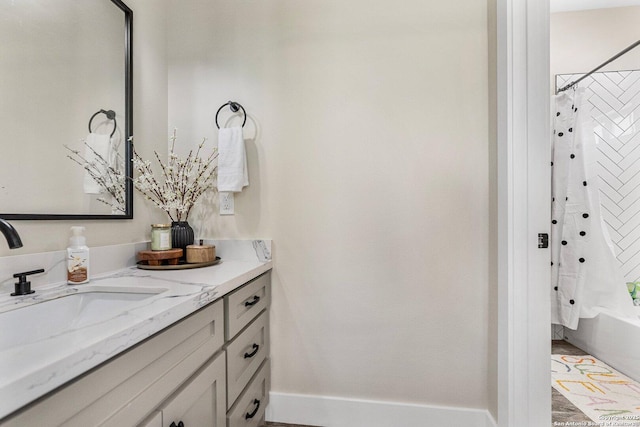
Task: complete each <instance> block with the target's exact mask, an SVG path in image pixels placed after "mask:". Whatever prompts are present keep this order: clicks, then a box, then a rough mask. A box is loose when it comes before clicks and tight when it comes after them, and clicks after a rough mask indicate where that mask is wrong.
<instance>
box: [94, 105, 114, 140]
mask: <svg viewBox="0 0 640 427" xmlns="http://www.w3.org/2000/svg"><path fill="white" fill-rule="evenodd" d="M100 113H103V114H105V115H106V116H107V119H109V120H113V132H111V135H109V137H112V136H113V134H115V133H116V128H117V127H118V122H116V112H115V111H113V110H108V111H106V110H100V111H98V112H96V113H94V114H93V116H91V118H90V119H89V133H91V132H92V130H91V122H92V121H93V118H94V117H95V116H97V115H98V114H100Z"/></svg>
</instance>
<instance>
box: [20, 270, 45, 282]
mask: <svg viewBox="0 0 640 427" xmlns="http://www.w3.org/2000/svg"><path fill="white" fill-rule="evenodd" d="M38 273H44V268H39V269H37V270H31V271H25V272H24V273H16V274H14V275H13V277H15V278H20V280H26V277H27V276H31V275H32V274H38Z"/></svg>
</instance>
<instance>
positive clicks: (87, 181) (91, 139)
mask: <svg viewBox="0 0 640 427" xmlns="http://www.w3.org/2000/svg"><path fill="white" fill-rule="evenodd" d="M110 151H111V137H110V136H109V135H103V134H98V133H90V134H89V135H88V136H87V144H86V145H85V147H84V158H85V160H86V161H87V163H92V164H94V167H92V170H93V171H94V172H96V173H97V174H99V175H100V174H102V175H103V174H105V173H106V172H107V171H106V166H105V162H110V160H111V158H110V156H111V153H110ZM98 156H100V157H102V159H103V161H100V160H99V157H98ZM102 190H103V189H102V187H101V186H100V185H99V184H98V183H97V182H96V181H95V180H94V179H93V178H92V177H91V175H90V174H89V172H87V171H86V170H85V171H84V192H85V193H86V194H100V193H101V192H102Z"/></svg>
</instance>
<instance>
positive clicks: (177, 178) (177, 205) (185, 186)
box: [133, 129, 218, 221]
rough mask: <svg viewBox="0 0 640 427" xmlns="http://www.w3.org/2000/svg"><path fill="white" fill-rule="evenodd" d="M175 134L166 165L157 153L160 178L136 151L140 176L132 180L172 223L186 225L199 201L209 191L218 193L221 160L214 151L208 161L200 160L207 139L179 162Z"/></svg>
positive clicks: (134, 155)
mask: <svg viewBox="0 0 640 427" xmlns="http://www.w3.org/2000/svg"><path fill="white" fill-rule="evenodd" d="M176 139H177V137H176V130H175V129H174V130H173V134H172V136H171V137H170V141H171V148H170V150H169V161H168V162H167V163H166V164H165V163H163V162H162V160H161V159H160V156H159V155H158V153H157V152H156V151H154V154H155V157H156V160H157V161H158V164H159V165H160V170H161V177H160V178H159V179H156V177H155V175H154V172H153V168H152V166H151V162H150V161H145V160H144V159H143V158H142V157H141V156H140V155H139V154H138V153H137V152H136V150H135V148H134V149H133V168H134V170H135V171H136V172H137V176H136V177H135V178H134V179H133V186H134V187H135V188H136V189H137V190H138V191H140V192H141V193H142V194H143V195H144V196H145V198H146V199H147V200H150V201H151V202H153V203H154V204H155V205H156V206H157V207H159V208H160V209H162V210H163V211H165V212H166V213H167V215H168V216H169V218H170V219H171V221H186V220H187V219H188V218H189V213H190V212H191V209H192V208H193V206H194V204H195V203H196V201H197V200H198V199H199V198H200V196H202V195H203V194H204V193H205V192H206V191H208V190H212V191H215V190H216V187H215V180H216V177H217V172H218V166H217V164H216V165H214V161H215V160H216V159H217V158H218V150H217V148H214V149H213V151H212V153H211V154H210V155H209V156H208V157H207V158H205V159H202V158H201V157H200V150H201V149H202V147H204V143H205V141H206V138H203V139H202V142H201V143H200V144H199V145H198V149H197V151H196V152H195V153H194V152H193V150H191V151H189V154H188V155H187V157H186V158H184V159H181V158H179V157H178V156H177V155H176V154H175V151H174V147H175V143H176Z"/></svg>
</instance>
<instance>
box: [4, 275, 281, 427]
mask: <svg viewBox="0 0 640 427" xmlns="http://www.w3.org/2000/svg"><path fill="white" fill-rule="evenodd" d="M270 292H271V291H270V273H265V274H263V275H261V276H259V277H257V278H256V279H254V280H252V281H250V282H248V283H247V284H246V285H244V286H242V287H240V288H238V289H237V290H235V291H233V292H231V293H230V294H228V295H226V296H224V298H221V299H219V300H217V301H216V302H214V303H212V304H209V305H208V306H206V307H204V308H202V309H200V310H198V311H196V312H195V313H193V314H191V315H189V316H188V317H186V318H184V319H183V320H181V321H180V322H178V323H176V324H174V325H173V326H171V327H169V328H167V329H165V330H163V331H162V332H159V333H158V334H156V335H154V336H152V337H150V338H147V339H146V340H145V341H143V342H141V343H139V344H137V345H135V346H134V347H132V348H130V349H128V350H126V351H124V352H123V353H121V354H120V355H118V356H117V357H114V358H113V359H111V360H110V361H108V362H106V363H104V364H102V365H100V366H98V367H97V368H95V369H93V370H91V371H90V372H88V373H86V374H84V375H82V376H80V377H79V378H76V379H75V380H73V381H71V382H70V383H68V384H67V385H65V386H63V387H61V388H59V389H58V390H56V391H54V392H52V393H50V394H49V395H47V396H44V397H43V398H41V399H39V400H38V401H36V402H34V403H32V404H30V405H28V406H27V407H25V408H23V409H22V410H20V411H18V412H17V413H15V414H12V415H10V416H9V417H7V418H5V419H3V420H2V421H0V427H24V426H39V425H47V427H54V426H65V427H86V426H140V427H204V426H207V427H223V426H226V427H240V426H242V427H257V426H259V425H260V424H261V422H262V421H263V420H264V413H265V408H266V406H267V404H268V400H269V384H270V369H269V311H268V309H269V304H270V297H271V294H270ZM44 357H46V355H45V356H44ZM181 423H182V424H181Z"/></svg>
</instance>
